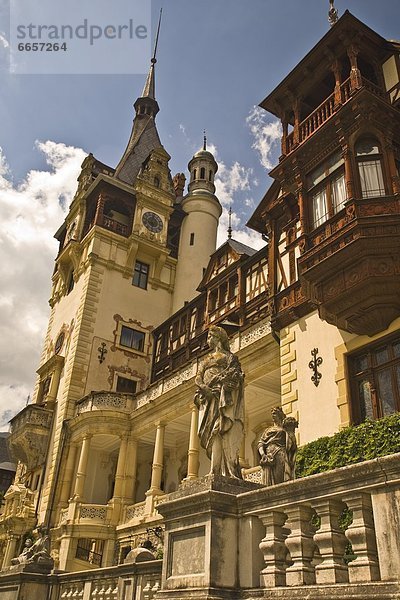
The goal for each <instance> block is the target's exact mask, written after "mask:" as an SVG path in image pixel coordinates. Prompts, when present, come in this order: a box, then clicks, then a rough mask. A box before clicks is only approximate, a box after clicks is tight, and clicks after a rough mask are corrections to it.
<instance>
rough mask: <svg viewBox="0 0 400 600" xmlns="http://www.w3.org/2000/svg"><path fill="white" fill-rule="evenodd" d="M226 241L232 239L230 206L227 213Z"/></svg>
mask: <svg viewBox="0 0 400 600" xmlns="http://www.w3.org/2000/svg"><path fill="white" fill-rule="evenodd" d="M228 223H229V225H228V240H231V239H232V206H230V207H229V213H228Z"/></svg>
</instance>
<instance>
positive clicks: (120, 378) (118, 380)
mask: <svg viewBox="0 0 400 600" xmlns="http://www.w3.org/2000/svg"><path fill="white" fill-rule="evenodd" d="M120 381H130V382H131V383H132V384H134V387H135V389H134V391H133V392H128V391H126V390H119V389H118V384H119V382H120ZM138 383H139V382H138V380H137V379H131V378H130V377H123V376H122V375H119V374H118V373H117V375H116V379H115V391H116V392H118V393H119V394H136V392H137V387H138Z"/></svg>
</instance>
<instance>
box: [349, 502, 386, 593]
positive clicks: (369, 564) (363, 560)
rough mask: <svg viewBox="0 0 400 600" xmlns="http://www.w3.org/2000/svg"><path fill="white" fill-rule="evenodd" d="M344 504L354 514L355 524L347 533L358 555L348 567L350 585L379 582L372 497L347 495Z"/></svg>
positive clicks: (352, 524)
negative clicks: (361, 582)
mask: <svg viewBox="0 0 400 600" xmlns="http://www.w3.org/2000/svg"><path fill="white" fill-rule="evenodd" d="M344 502H346V504H347V506H348V508H349V510H351V511H352V512H353V522H352V523H351V525H350V526H349V527H348V529H347V530H346V531H345V535H346V537H347V539H348V540H349V542H350V544H351V545H352V548H353V552H354V554H355V555H356V558H355V560H352V561H351V562H350V563H349V565H348V568H349V580H350V583H356V582H360V581H378V580H379V579H380V572H379V563H378V552H377V548H376V538H375V527H374V517H373V513H372V504H371V496H370V495H369V494H365V493H364V494H363V493H359V494H351V495H346V496H345V497H344Z"/></svg>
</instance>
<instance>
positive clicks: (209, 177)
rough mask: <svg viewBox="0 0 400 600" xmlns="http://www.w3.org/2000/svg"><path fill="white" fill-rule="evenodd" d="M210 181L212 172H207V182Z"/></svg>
mask: <svg viewBox="0 0 400 600" xmlns="http://www.w3.org/2000/svg"><path fill="white" fill-rule="evenodd" d="M211 179H212V171H208V181H211Z"/></svg>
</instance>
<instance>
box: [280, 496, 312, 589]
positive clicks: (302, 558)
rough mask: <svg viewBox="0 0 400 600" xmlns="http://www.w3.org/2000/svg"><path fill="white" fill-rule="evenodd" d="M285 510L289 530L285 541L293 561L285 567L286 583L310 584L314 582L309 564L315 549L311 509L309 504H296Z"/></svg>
mask: <svg viewBox="0 0 400 600" xmlns="http://www.w3.org/2000/svg"><path fill="white" fill-rule="evenodd" d="M285 512H286V514H287V516H288V521H289V525H288V528H289V529H290V530H291V531H290V534H289V535H288V537H287V538H286V541H285V543H286V547H287V549H288V550H289V552H290V558H291V559H292V561H293V564H292V565H291V566H290V567H288V568H287V569H286V585H311V584H313V583H315V569H314V567H313V566H312V564H311V562H312V560H313V556H314V550H315V543H314V540H313V534H314V531H313V530H312V528H311V523H310V521H311V518H312V516H313V511H312V509H311V508H310V507H309V506H306V505H301V504H298V505H297V506H290V507H289V508H285Z"/></svg>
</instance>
